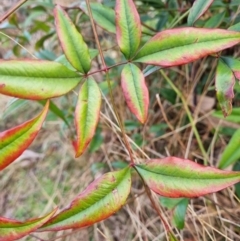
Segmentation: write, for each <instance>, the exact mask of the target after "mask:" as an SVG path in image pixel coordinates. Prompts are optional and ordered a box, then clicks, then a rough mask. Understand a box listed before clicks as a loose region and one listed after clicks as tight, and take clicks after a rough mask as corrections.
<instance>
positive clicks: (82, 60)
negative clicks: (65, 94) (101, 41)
mask: <svg viewBox="0 0 240 241" xmlns="http://www.w3.org/2000/svg"><path fill="white" fill-rule="evenodd" d="M54 15H55V24H56V30H57V34H58V37H59V40H60V43H61V46H62V49H63V52H64V54H65V55H66V57H67V59H68V61H69V62H70V63H71V65H72V66H73V67H74V68H75V69H77V70H78V71H80V72H81V73H85V74H86V73H87V72H88V71H89V70H90V68H91V59H90V55H89V51H88V47H87V45H86V43H85V42H84V40H83V38H82V35H81V34H80V33H79V32H78V30H77V28H76V27H75V25H74V24H73V23H72V21H71V19H70V18H69V17H68V15H67V13H66V12H65V11H64V10H63V9H62V8H61V7H60V6H59V5H57V6H56V7H55V9H54Z"/></svg>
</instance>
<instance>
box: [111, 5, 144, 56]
mask: <svg viewBox="0 0 240 241" xmlns="http://www.w3.org/2000/svg"><path fill="white" fill-rule="evenodd" d="M115 12H116V34H117V43H118V46H119V48H120V50H121V51H122V53H123V54H124V56H125V57H126V58H127V59H131V58H132V57H133V56H134V55H135V53H136V51H137V49H138V47H139V44H140V41H141V21H140V17H139V14H138V12H137V9H136V7H135V4H134V3H133V1H132V0H116V7H115Z"/></svg>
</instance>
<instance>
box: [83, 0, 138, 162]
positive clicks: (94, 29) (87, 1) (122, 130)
mask: <svg viewBox="0 0 240 241" xmlns="http://www.w3.org/2000/svg"><path fill="white" fill-rule="evenodd" d="M86 5H87V9H88V13H89V17H90V21H91V25H92V29H93V34H94V37H95V40H96V43H97V47H98V51H99V54H100V57H101V60H102V64H103V69H102V70H100V71H99V72H102V71H105V72H106V76H107V83H108V88H109V92H110V98H111V102H112V105H113V110H114V112H115V115H116V117H117V120H118V124H119V127H120V129H121V132H122V136H123V140H124V143H125V146H126V148H127V151H128V153H129V157H130V165H134V158H133V155H132V150H131V146H130V144H129V142H128V139H127V136H126V132H125V129H124V125H123V122H122V120H121V118H120V116H119V115H118V112H117V110H116V104H115V101H114V98H113V93H112V87H111V83H110V78H109V74H108V70H109V69H110V67H107V65H106V63H105V60H104V56H103V51H102V48H101V45H100V42H99V39H98V34H97V30H96V26H95V23H94V21H93V16H92V10H91V6H90V2H89V0H86ZM121 64H122V63H121ZM121 64H117V65H114V66H112V68H113V67H116V66H118V65H121ZM123 64H126V63H123ZM95 73H96V72H95ZM92 74H93V73H92Z"/></svg>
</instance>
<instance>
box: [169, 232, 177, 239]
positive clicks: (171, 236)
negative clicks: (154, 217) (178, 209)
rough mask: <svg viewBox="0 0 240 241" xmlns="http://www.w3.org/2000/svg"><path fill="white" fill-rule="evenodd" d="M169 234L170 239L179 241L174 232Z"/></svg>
mask: <svg viewBox="0 0 240 241" xmlns="http://www.w3.org/2000/svg"><path fill="white" fill-rule="evenodd" d="M168 236H169V240H170V241H178V239H177V238H176V237H175V236H174V234H173V233H171V232H168Z"/></svg>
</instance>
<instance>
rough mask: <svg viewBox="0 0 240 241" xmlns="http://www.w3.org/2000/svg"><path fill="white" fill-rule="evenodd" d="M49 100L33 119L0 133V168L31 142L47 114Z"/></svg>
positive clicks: (17, 155)
mask: <svg viewBox="0 0 240 241" xmlns="http://www.w3.org/2000/svg"><path fill="white" fill-rule="evenodd" d="M48 107H49V101H48V102H47V103H46V105H45V107H44V109H43V111H42V113H41V114H40V115H38V116H37V117H35V118H34V119H32V120H30V121H27V122H25V123H23V124H22V125H19V126H17V127H14V128H12V129H9V130H6V131H4V132H1V133H0V170H3V169H4V168H5V167H7V166H8V165H9V164H11V163H12V162H13V161H14V160H15V159H16V158H17V157H19V156H20V155H21V154H22V153H23V151H24V150H26V149H27V148H28V146H29V145H30V144H31V143H32V141H33V140H34V138H35V137H36V135H37V133H38V131H39V130H40V128H41V126H42V123H43V122H44V119H45V117H46V115H47V111H48Z"/></svg>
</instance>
